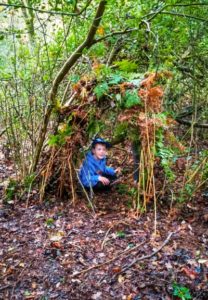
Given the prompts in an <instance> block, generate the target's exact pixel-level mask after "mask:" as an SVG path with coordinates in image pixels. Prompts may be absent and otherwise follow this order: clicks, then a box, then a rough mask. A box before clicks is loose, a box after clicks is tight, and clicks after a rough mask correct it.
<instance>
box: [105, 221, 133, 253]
mask: <svg viewBox="0 0 208 300" xmlns="http://www.w3.org/2000/svg"><path fill="white" fill-rule="evenodd" d="M119 224H124V225H127V226H130V225H129V224H128V223H126V222H124V221H118V222H116V223H114V224H113V225H112V226H111V227H109V228H108V230H107V232H106V234H105V237H104V240H103V242H102V244H101V249H102V250H103V248H104V246H105V243H106V240H107V236H108V234H109V232H110V231H111V229H113V227H114V226H117V225H119Z"/></svg>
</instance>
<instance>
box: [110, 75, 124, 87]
mask: <svg viewBox="0 0 208 300" xmlns="http://www.w3.org/2000/svg"><path fill="white" fill-rule="evenodd" d="M122 81H123V77H122V76H121V75H120V74H113V75H112V76H111V77H110V81H109V84H111V85H113V84H118V83H120V82H122Z"/></svg>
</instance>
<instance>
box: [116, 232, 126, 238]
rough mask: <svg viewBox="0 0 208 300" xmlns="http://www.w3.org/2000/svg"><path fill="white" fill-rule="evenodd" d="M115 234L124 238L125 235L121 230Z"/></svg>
mask: <svg viewBox="0 0 208 300" xmlns="http://www.w3.org/2000/svg"><path fill="white" fill-rule="evenodd" d="M116 234H117V236H118V237H119V238H121V239H124V238H125V237H126V234H125V232H123V231H117V233H116Z"/></svg>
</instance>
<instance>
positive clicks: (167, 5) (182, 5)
mask: <svg viewBox="0 0 208 300" xmlns="http://www.w3.org/2000/svg"><path fill="white" fill-rule="evenodd" d="M202 5H207V6H208V3H190V4H183V3H180V4H166V5H164V6H163V7H162V8H160V9H159V10H158V11H155V12H152V13H149V14H147V15H145V16H144V17H143V18H146V17H149V16H152V17H151V18H149V19H148V20H147V21H148V22H149V21H151V20H152V19H154V18H155V17H156V16H157V15H158V14H159V13H161V12H162V11H163V10H164V9H166V8H167V7H177V6H179V7H185V6H202Z"/></svg>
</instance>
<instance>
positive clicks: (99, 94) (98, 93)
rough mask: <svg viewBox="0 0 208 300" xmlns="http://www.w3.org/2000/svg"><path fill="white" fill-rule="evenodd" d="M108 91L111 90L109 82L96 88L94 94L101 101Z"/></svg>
mask: <svg viewBox="0 0 208 300" xmlns="http://www.w3.org/2000/svg"><path fill="white" fill-rule="evenodd" d="M108 90H109V86H108V84H107V82H102V83H100V84H98V85H97V86H96V87H95V89H94V92H95V95H96V96H97V97H98V99H99V98H100V97H102V96H103V95H105V94H107V92H108Z"/></svg>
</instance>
